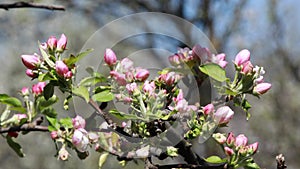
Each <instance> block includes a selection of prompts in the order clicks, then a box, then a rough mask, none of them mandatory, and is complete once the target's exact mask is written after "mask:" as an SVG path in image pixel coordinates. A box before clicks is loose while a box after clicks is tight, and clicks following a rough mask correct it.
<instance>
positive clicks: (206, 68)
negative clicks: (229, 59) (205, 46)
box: [199, 63, 227, 82]
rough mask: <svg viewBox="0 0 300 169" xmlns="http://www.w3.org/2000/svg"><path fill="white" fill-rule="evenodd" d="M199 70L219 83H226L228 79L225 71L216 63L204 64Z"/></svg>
mask: <svg viewBox="0 0 300 169" xmlns="http://www.w3.org/2000/svg"><path fill="white" fill-rule="evenodd" d="M199 68H200V70H201V72H203V73H204V74H206V75H208V76H209V77H211V78H213V79H215V80H216V81H218V82H224V81H226V79H227V78H226V73H225V70H224V69H223V68H222V67H220V66H219V65H217V64H215V63H208V64H204V65H201V66H200V67H199Z"/></svg>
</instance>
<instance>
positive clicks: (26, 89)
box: [21, 87, 29, 96]
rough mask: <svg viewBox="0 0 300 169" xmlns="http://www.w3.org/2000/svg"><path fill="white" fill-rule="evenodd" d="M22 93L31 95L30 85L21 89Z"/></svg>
mask: <svg viewBox="0 0 300 169" xmlns="http://www.w3.org/2000/svg"><path fill="white" fill-rule="evenodd" d="M21 94H22V95H23V96H28V95H29V88H28V87H23V88H22V90H21Z"/></svg>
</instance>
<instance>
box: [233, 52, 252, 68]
mask: <svg viewBox="0 0 300 169" xmlns="http://www.w3.org/2000/svg"><path fill="white" fill-rule="evenodd" d="M247 61H250V52H249V50H247V49H243V50H241V51H240V52H239V53H238V54H237V55H236V56H235V60H234V63H235V64H236V65H237V66H241V65H243V64H244V63H246V62H247Z"/></svg>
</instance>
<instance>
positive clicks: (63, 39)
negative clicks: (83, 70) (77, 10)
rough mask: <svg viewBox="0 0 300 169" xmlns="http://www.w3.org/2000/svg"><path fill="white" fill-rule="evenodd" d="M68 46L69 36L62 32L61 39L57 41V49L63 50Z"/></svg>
mask: <svg viewBox="0 0 300 169" xmlns="http://www.w3.org/2000/svg"><path fill="white" fill-rule="evenodd" d="M66 46H67V37H66V36H65V34H62V35H61V36H60V38H59V40H58V41H57V49H56V51H58V52H63V51H64V50H65V49H66Z"/></svg>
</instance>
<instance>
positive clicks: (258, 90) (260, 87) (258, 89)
mask: <svg viewBox="0 0 300 169" xmlns="http://www.w3.org/2000/svg"><path fill="white" fill-rule="evenodd" d="M271 87H272V85H271V84H270V83H259V84H257V85H256V86H255V87H254V88H253V93H254V94H259V95H262V94H264V93H266V92H267V91H269V90H270V88H271Z"/></svg>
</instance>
